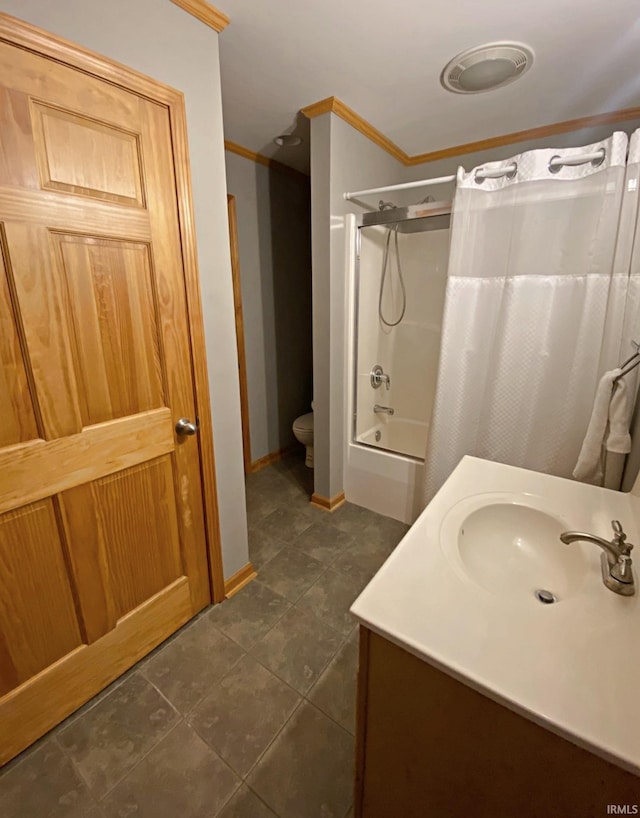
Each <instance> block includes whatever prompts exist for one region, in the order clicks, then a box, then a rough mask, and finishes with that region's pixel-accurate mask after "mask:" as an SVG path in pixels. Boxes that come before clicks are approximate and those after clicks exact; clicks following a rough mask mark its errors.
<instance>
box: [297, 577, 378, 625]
mask: <svg viewBox="0 0 640 818" xmlns="http://www.w3.org/2000/svg"><path fill="white" fill-rule="evenodd" d="M361 591H362V583H361V580H360V578H359V577H358V576H354V575H352V574H350V573H346V574H345V573H339V572H338V571H335V570H334V569H333V568H328V569H327V570H326V571H325V573H324V574H322V576H321V577H319V578H318V579H317V580H316V581H315V582H314V583H313V585H312V586H311V588H309V590H308V591H307V592H306V593H305V594H304V596H302V597H301V598H300V599H299V600H298V601H297V602H296V607H297V608H301V609H303V610H305V611H310V612H311V613H312V614H314V615H315V616H317V617H318V619H321V620H322V621H323V622H326V623H327V625H331V627H332V628H335V629H336V630H337V631H340V633H342V634H344V635H345V636H346V635H347V634H349V633H351V631H352V630H353V628H354V626H355V624H356V621H355V619H354V618H353V616H351V614H350V613H349V609H350V608H351V606H352V605H353V603H354V601H355V600H356V598H357V597H358V596H359V594H360V592H361Z"/></svg>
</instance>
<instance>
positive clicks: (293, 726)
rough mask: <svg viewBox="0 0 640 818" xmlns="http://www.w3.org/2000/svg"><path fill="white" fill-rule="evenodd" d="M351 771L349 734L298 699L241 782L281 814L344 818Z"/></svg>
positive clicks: (301, 817)
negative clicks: (273, 737) (246, 784)
mask: <svg viewBox="0 0 640 818" xmlns="http://www.w3.org/2000/svg"><path fill="white" fill-rule="evenodd" d="M353 770H354V756H353V737H352V736H351V735H349V733H347V731H346V730H343V729H342V728H341V727H338V725H337V724H335V722H333V721H331V719H329V718H327V716H325V715H324V713H321V712H320V711H319V710H318V709H317V708H315V707H314V706H313V705H311V704H309V703H308V702H303V704H302V705H301V706H300V707H299V708H298V710H296V712H295V713H294V715H293V716H292V718H291V719H290V720H289V721H288V722H287V724H286V725H285V728H284V730H283V731H282V732H281V733H280V735H279V736H278V737H277V738H276V740H275V741H274V742H273V744H272V745H271V747H269V749H268V750H267V752H266V753H265V754H264V756H263V757H262V758H261V760H260V761H259V763H258V764H257V765H256V767H255V768H254V770H253V771H252V772H251V774H250V775H249V778H248V779H247V783H248V784H249V786H250V787H251V789H253V790H255V791H256V793H257V794H258V795H259V796H260V798H262V799H263V800H264V801H265V802H266V803H267V804H268V805H269V806H270V807H271V809H272V810H274V812H276V813H277V814H278V815H279V816H281V818H344V815H345V813H346V811H347V809H348V808H349V804H350V803H351V798H352V790H353Z"/></svg>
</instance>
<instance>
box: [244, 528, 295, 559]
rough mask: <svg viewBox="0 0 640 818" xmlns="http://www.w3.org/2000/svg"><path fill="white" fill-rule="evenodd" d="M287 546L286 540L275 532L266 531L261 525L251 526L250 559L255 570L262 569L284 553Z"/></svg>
mask: <svg viewBox="0 0 640 818" xmlns="http://www.w3.org/2000/svg"><path fill="white" fill-rule="evenodd" d="M285 545H286V543H285V541H284V540H281V539H280V538H279V537H277V536H276V535H275V534H273V532H270V531H265V529H264V528H263V527H262V526H261V525H260V524H259V523H258V524H257V525H253V526H252V525H250V526H249V558H250V560H251V562H252V563H253V566H254V568H256V569H257V568H262V567H263V566H264V565H265V563H267V562H269V560H270V559H272V558H273V557H275V555H276V554H278V553H279V552H280V551H282V549H283V548H284V547H285Z"/></svg>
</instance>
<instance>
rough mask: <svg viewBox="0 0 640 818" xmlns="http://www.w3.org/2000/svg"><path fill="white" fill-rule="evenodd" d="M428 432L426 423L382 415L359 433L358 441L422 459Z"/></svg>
mask: <svg viewBox="0 0 640 818" xmlns="http://www.w3.org/2000/svg"><path fill="white" fill-rule="evenodd" d="M428 434H429V424H427V423H421V422H420V421H419V420H411V419H409V418H399V417H396V416H395V415H393V416H391V417H389V416H384V419H383V420H380V421H379V422H378V423H376V424H375V425H374V426H372V427H371V428H370V429H367V430H366V431H365V432H363V433H362V434H361V435H359V436H358V442H360V443H365V444H366V445H367V446H376V447H378V448H381V449H386V450H387V451H390V452H394V453H396V454H406V455H408V456H409V457H415V458H416V460H424V453H425V449H426V445H427V436H428Z"/></svg>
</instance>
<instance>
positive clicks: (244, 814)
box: [217, 786, 277, 818]
mask: <svg viewBox="0 0 640 818" xmlns="http://www.w3.org/2000/svg"><path fill="white" fill-rule="evenodd" d="M217 818H277V816H276V814H275V813H274V812H272V811H271V810H270V809H269V807H268V806H267V805H266V804H265V803H264V802H263V801H261V800H260V799H259V798H258V796H257V795H256V794H255V793H254V792H252V791H251V790H250V789H249V787H245V786H242V787H240V789H239V790H238V792H237V793H236V794H235V795H234V796H233V798H232V799H231V801H229V803H228V804H227V805H226V806H225V807H224V809H223V810H222V812H221V813H220V814H219V815H218V816H217Z"/></svg>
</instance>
